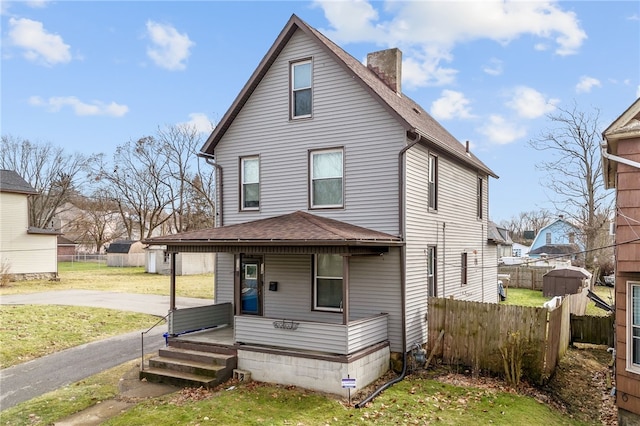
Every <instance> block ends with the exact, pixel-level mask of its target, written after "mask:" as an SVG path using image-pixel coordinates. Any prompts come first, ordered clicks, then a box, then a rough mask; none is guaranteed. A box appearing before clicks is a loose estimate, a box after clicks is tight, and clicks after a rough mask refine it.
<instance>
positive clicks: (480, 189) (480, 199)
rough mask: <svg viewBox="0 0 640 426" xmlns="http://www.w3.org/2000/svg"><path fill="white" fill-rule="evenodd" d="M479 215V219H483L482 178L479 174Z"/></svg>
mask: <svg viewBox="0 0 640 426" xmlns="http://www.w3.org/2000/svg"><path fill="white" fill-rule="evenodd" d="M477 198H478V201H477V216H478V218H479V219H482V216H483V215H482V211H483V207H484V206H483V197H482V178H481V177H480V176H478V191H477Z"/></svg>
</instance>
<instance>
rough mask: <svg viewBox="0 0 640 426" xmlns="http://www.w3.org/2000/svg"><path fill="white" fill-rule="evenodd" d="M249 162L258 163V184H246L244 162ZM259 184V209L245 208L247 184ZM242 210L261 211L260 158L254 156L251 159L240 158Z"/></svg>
mask: <svg viewBox="0 0 640 426" xmlns="http://www.w3.org/2000/svg"><path fill="white" fill-rule="evenodd" d="M247 160H257V161H258V180H257V182H245V181H244V162H245V161H247ZM254 183H257V184H258V206H257V207H245V206H244V185H245V184H254ZM240 210H241V211H256V210H260V156H258V155H252V156H249V157H241V158H240Z"/></svg>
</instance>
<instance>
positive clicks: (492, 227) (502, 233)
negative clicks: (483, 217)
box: [487, 220, 513, 245]
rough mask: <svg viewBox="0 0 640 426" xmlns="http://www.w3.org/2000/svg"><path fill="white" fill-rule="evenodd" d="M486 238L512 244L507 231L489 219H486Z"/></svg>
mask: <svg viewBox="0 0 640 426" xmlns="http://www.w3.org/2000/svg"><path fill="white" fill-rule="evenodd" d="M487 240H488V241H491V242H493V243H495V244H507V245H508V244H513V240H512V239H511V236H510V235H509V231H508V230H507V229H506V228H501V227H499V226H498V225H497V224H496V223H495V222H493V221H491V220H489V221H487Z"/></svg>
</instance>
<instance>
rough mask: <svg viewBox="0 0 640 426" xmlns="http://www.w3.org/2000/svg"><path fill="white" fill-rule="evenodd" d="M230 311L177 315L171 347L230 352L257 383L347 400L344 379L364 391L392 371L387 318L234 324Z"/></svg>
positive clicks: (241, 320)
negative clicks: (342, 397) (294, 388)
mask: <svg viewBox="0 0 640 426" xmlns="http://www.w3.org/2000/svg"><path fill="white" fill-rule="evenodd" d="M231 311H232V306H231V304H230V303H224V304H220V305H209V306H199V307H196V308H186V309H179V310H174V311H172V312H171V313H170V315H169V323H168V324H169V330H170V333H169V336H168V338H167V345H168V346H169V347H180V348H195V347H201V348H202V347H208V348H215V350H216V351H218V352H219V351H222V350H227V351H229V352H232V353H235V354H237V368H238V369H241V370H244V371H248V372H250V373H251V377H252V378H253V379H255V380H259V381H265V382H270V383H279V384H284V385H295V386H300V387H304V388H308V389H314V390H318V391H322V392H329V393H333V394H337V395H341V396H345V397H346V396H347V394H348V390H347V389H343V388H342V379H344V378H348V377H349V378H355V379H356V380H357V387H358V388H360V387H364V386H366V385H368V384H369V383H371V382H373V381H374V380H376V379H377V378H378V377H380V376H381V375H382V374H384V373H385V372H386V371H387V370H388V368H389V360H390V349H389V341H388V331H387V330H388V324H387V322H388V315H387V314H379V315H375V316H372V317H369V318H361V319H358V320H354V321H349V323H348V324H332V323H321V322H314V321H298V320H290V319H277V318H266V317H257V316H252V315H239V316H234V317H233V318H232V320H231V323H230V320H229V318H230V316H231V315H230V314H231ZM214 318H217V321H211V319H214ZM189 319H190V320H189ZM199 319H200V320H202V319H206V320H207V322H206V323H203V322H202V321H199ZM178 326H179V327H180V328H178ZM192 330H196V331H192Z"/></svg>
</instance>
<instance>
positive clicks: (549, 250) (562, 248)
mask: <svg viewBox="0 0 640 426" xmlns="http://www.w3.org/2000/svg"><path fill="white" fill-rule="evenodd" d="M579 251H580V247H578V245H577V244H547V245H544V246H542V247H538V248H537V249H535V250H531V251H530V252H529V254H543V253H545V254H551V255H558V254H576V253H578V252H579Z"/></svg>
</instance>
